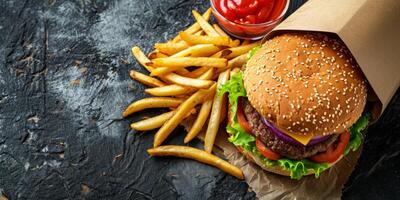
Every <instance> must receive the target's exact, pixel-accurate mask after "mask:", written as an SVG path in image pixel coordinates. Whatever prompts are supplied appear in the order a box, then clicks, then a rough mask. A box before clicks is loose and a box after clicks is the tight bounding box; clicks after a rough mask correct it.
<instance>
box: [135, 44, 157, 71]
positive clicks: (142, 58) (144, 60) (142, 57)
mask: <svg viewBox="0 0 400 200" xmlns="http://www.w3.org/2000/svg"><path fill="white" fill-rule="evenodd" d="M131 52H132V55H133V57H135V58H136V60H137V61H138V62H139V63H140V64H141V65H142V66H143V67H144V68H146V69H147V71H149V72H151V71H153V69H154V68H153V67H152V66H150V65H148V64H147V63H150V60H149V59H148V58H147V57H146V55H145V54H144V53H143V51H142V50H141V49H140V48H139V47H138V46H134V47H132V51H131Z"/></svg>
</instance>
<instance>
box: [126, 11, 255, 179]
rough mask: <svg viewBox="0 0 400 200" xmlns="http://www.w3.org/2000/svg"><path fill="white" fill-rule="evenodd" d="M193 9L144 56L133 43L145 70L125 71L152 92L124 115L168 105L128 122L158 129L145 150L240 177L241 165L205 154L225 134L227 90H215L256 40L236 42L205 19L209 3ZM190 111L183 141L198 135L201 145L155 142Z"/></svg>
mask: <svg viewBox="0 0 400 200" xmlns="http://www.w3.org/2000/svg"><path fill="white" fill-rule="evenodd" d="M192 14H193V16H194V18H195V20H196V22H195V23H194V24H193V25H191V26H190V27H189V28H187V29H186V30H183V31H181V32H179V34H178V35H177V36H176V37H175V38H173V39H171V40H169V41H167V42H159V43H156V44H154V48H155V49H154V50H153V51H152V52H151V53H150V54H148V57H147V56H146V55H145V54H144V53H143V52H142V50H141V49H140V48H139V47H136V46H135V47H133V48H132V55H133V56H134V57H135V58H136V59H137V61H138V62H139V63H140V64H141V65H142V66H143V67H144V68H146V69H147V71H149V73H150V76H148V75H145V74H142V73H140V72H137V71H135V70H132V71H130V76H131V77H132V79H134V80H136V81H139V82H141V83H143V84H145V85H147V86H149V87H148V88H147V89H145V92H146V93H147V94H149V95H151V96H153V97H150V98H145V99H142V100H139V101H136V102H134V103H132V104H130V105H129V106H128V107H127V108H126V110H125V111H124V112H123V116H124V117H126V116H128V115H130V114H132V113H135V112H138V111H140V110H144V109H147V108H171V111H169V112H166V113H163V114H160V115H158V116H154V117H151V118H148V119H144V120H140V121H137V122H133V123H132V124H131V128H132V129H135V130H138V131H147V130H152V129H158V131H157V133H156V134H155V136H154V141H153V146H154V148H153V149H149V150H148V152H149V154H150V155H154V156H168V155H171V156H178V157H185V158H192V159H195V160H198V161H200V162H205V163H208V164H211V165H214V166H216V167H219V168H221V169H222V170H224V171H227V172H228V173H230V174H232V175H234V176H236V177H238V178H243V173H242V172H241V171H240V169H238V168H236V167H234V166H231V165H230V164H229V163H227V162H225V161H223V160H222V161H221V159H219V158H218V157H216V156H214V155H212V154H210V153H211V152H212V151H213V149H214V150H215V149H217V148H214V146H215V145H218V144H221V143H220V142H219V143H218V140H217V141H216V138H218V137H223V135H224V133H223V132H224V131H223V130H222V129H221V130H219V126H220V123H223V120H224V119H225V118H226V115H227V105H226V104H227V95H226V94H223V95H221V96H218V95H215V93H216V91H217V88H219V87H220V86H221V85H223V84H225V83H226V82H227V80H228V79H229V77H230V75H231V74H233V73H235V72H236V71H237V70H239V68H241V67H242V66H243V65H244V64H245V63H246V61H247V54H248V51H249V50H251V49H252V48H254V47H255V46H257V45H260V43H261V42H251V41H249V40H245V41H243V42H242V43H241V41H240V40H238V39H232V38H231V37H230V36H229V35H228V34H226V33H225V32H224V31H223V29H221V27H219V26H218V25H217V24H213V25H211V24H210V23H209V22H208V21H209V18H210V16H211V9H208V10H207V11H206V12H205V13H204V14H203V15H200V14H199V13H198V12H197V11H192ZM196 113H197V115H196V116H194V115H195V114H196ZM191 115H192V116H193V118H194V122H193V124H192V127H191V128H190V130H189V131H188V133H187V135H186V136H185V139H184V143H185V144H186V143H188V142H190V141H191V140H193V138H195V137H203V138H204V149H205V151H202V150H199V149H194V148H191V147H182V146H178V147H175V146H161V147H159V146H160V145H161V144H162V143H163V142H164V141H165V140H166V139H167V138H168V137H169V135H170V134H171V132H172V131H173V130H174V129H175V128H176V127H177V126H178V125H179V124H181V123H183V120H184V119H185V118H187V117H189V116H191ZM206 123H207V126H205V124H206ZM218 132H220V133H218ZM225 142H227V141H225ZM214 144H215V145H214ZM215 147H217V146H215Z"/></svg>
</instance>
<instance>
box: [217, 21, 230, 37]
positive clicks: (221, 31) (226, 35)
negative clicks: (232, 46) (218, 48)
mask: <svg viewBox="0 0 400 200" xmlns="http://www.w3.org/2000/svg"><path fill="white" fill-rule="evenodd" d="M213 27H214V30H215V31H217V33H218V34H219V35H220V36H225V37H228V38H229V39H232V38H231V37H230V36H229V35H228V34H226V33H225V32H224V31H223V30H222V29H221V27H219V26H218V24H213Z"/></svg>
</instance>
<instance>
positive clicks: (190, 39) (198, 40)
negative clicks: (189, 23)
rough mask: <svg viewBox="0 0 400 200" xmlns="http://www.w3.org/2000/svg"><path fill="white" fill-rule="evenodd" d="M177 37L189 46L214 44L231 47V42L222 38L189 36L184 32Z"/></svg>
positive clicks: (226, 38)
mask: <svg viewBox="0 0 400 200" xmlns="http://www.w3.org/2000/svg"><path fill="white" fill-rule="evenodd" d="M179 36H180V37H181V38H182V40H184V41H186V42H187V43H189V44H192V45H194V44H214V45H217V46H231V40H230V39H229V38H228V37H224V36H205V35H191V34H187V33H185V32H180V33H179Z"/></svg>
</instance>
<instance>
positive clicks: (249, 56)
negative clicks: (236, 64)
mask: <svg viewBox="0 0 400 200" xmlns="http://www.w3.org/2000/svg"><path fill="white" fill-rule="evenodd" d="M260 49H261V45H258V46H256V47H254V48H252V49H251V50H250V51H249V54H247V58H248V59H250V58H251V57H253V56H254V54H256V53H257V51H258V50H260Z"/></svg>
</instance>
